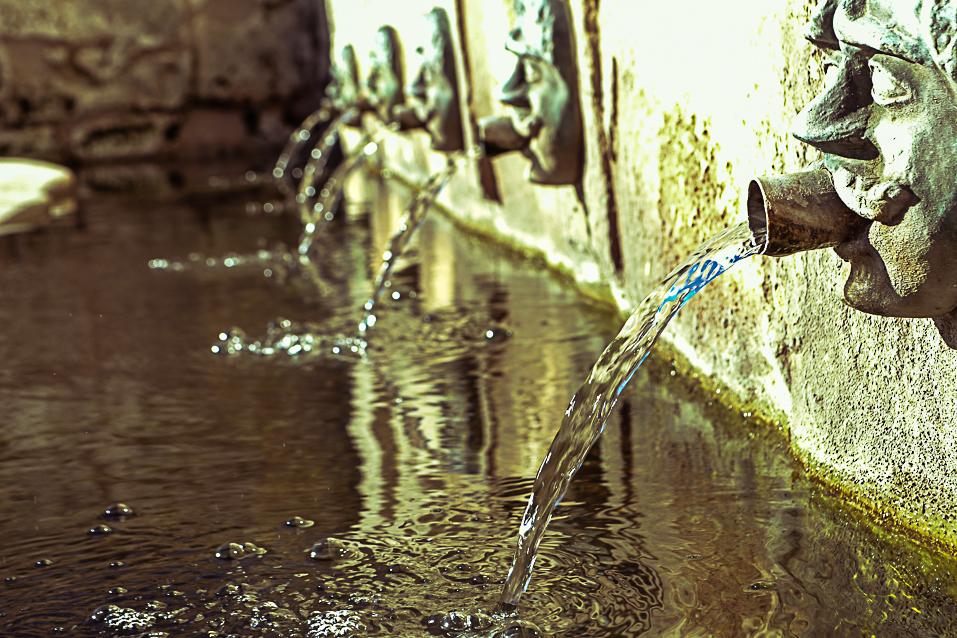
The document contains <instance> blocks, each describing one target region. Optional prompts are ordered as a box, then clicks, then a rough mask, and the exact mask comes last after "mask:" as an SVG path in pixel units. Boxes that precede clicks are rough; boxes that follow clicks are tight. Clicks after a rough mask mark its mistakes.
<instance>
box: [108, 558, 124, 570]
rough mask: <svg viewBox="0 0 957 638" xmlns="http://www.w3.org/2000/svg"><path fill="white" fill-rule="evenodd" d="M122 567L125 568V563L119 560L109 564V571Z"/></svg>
mask: <svg viewBox="0 0 957 638" xmlns="http://www.w3.org/2000/svg"><path fill="white" fill-rule="evenodd" d="M122 567H126V563H124V562H123V561H121V560H115V561H113V562H112V563H110V569H120V568H122Z"/></svg>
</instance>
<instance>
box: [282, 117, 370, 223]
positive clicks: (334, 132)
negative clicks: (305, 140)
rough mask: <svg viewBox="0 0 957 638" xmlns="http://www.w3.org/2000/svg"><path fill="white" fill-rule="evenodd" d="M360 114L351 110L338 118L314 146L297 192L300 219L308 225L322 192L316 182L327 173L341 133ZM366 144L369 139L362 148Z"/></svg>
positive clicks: (363, 143)
mask: <svg viewBox="0 0 957 638" xmlns="http://www.w3.org/2000/svg"><path fill="white" fill-rule="evenodd" d="M358 113H359V111H358V110H357V109H350V110H348V111H346V112H345V113H343V114H342V115H340V116H339V117H337V118H336V119H335V120H334V121H333V122H332V123H331V124H330V125H329V127H328V128H327V129H326V132H325V134H324V135H323V136H322V139H321V140H319V143H318V144H316V145H315V146H313V148H312V150H311V151H310V152H309V160H308V162H307V163H306V167H305V168H304V169H303V173H302V180H300V182H299V188H298V190H297V192H296V203H297V204H298V205H299V217H300V219H302V220H303V223H306V219H307V217H308V216H309V215H310V213H309V211H310V205H311V204H312V203H313V202H314V201H315V200H316V195H318V194H319V193H320V192H321V191H319V190H317V189H316V182H317V181H319V179H321V178H322V176H323V175H325V173H326V169H327V168H328V166H329V158H330V157H331V156H332V151H333V148H334V147H335V145H336V143H337V142H338V141H339V137H340V131H341V130H342V127H343V126H344V125H345V123H346V122H350V121H352V120H353V119H354V118H355V117H356V116H357V115H358ZM366 143H368V139H366V140H364V141H363V142H362V143H361V146H360V148H361V147H362V146H365V144H366Z"/></svg>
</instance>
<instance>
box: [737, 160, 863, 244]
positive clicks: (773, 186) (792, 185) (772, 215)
mask: <svg viewBox="0 0 957 638" xmlns="http://www.w3.org/2000/svg"><path fill="white" fill-rule="evenodd" d="M747 208H748V224H749V225H750V226H751V232H753V233H754V235H755V237H758V238H759V239H760V238H766V241H767V248H766V249H765V251H764V254H765V255H769V256H771V257H784V256H786V255H793V254H794V253H799V252H802V251H805V250H815V249H818V248H829V247H832V246H837V245H838V244H840V243H842V242H844V241H846V240H848V239H850V238H851V237H852V236H853V235H855V234H856V233H858V232H860V231H862V230H863V228H864V226H865V225H866V224H867V223H868V221H867V220H865V219H864V218H862V217H860V216H859V215H857V214H855V213H854V211H852V210H851V209H850V208H848V207H847V206H845V205H844V202H842V201H841V199H840V198H839V197H838V196H837V192H836V191H835V189H834V180H833V179H832V178H831V174H830V173H829V172H827V171H826V170H824V169H816V170H811V171H805V172H802V173H792V174H790V175H781V176H777V177H759V178H757V179H755V180H752V181H751V184H750V185H749V186H748V201H747Z"/></svg>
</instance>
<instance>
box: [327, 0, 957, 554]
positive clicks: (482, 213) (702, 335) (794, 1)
mask: <svg viewBox="0 0 957 638" xmlns="http://www.w3.org/2000/svg"><path fill="white" fill-rule="evenodd" d="M457 4H458V5H459V7H460V9H461V14H462V15H461V16H459V15H458V13H457V12H456V11H455V9H456V7H455V6H454V5H453V3H452V2H447V3H446V4H445V5H444V6H445V8H446V9H447V10H448V11H449V14H450V16H452V19H453V23H454V21H455V20H457V19H461V20H463V21H464V28H463V32H464V33H465V34H466V37H467V40H468V42H466V43H465V44H466V48H465V54H466V55H468V56H469V59H470V65H471V68H472V70H473V77H472V78H470V79H469V80H463V82H462V84H463V90H464V89H466V88H468V86H472V87H473V91H472V95H473V101H474V103H475V105H476V107H477V109H478V114H479V115H485V114H489V113H493V112H498V111H500V109H501V107H499V106H498V105H497V104H496V103H495V97H496V96H497V94H498V87H499V86H500V85H501V83H502V82H503V81H504V79H505V78H506V77H507V75H508V72H509V70H510V64H511V62H512V60H511V58H510V57H509V55H508V54H505V53H503V51H502V43H503V41H504V36H505V34H506V33H507V30H508V8H507V7H508V6H509V4H510V3H509V2H508V0H492V1H489V0H459V2H458V3H457ZM812 4H813V3H812V2H810V1H809V0H808V1H805V0H739V2H737V3H734V6H733V7H731V6H729V5H728V4H727V3H715V2H711V1H710V0H681V1H675V2H669V3H660V2H655V3H652V2H647V1H643V2H635V0H572V2H571V6H572V14H573V19H574V21H575V25H574V26H575V28H576V31H577V48H578V53H579V68H580V82H581V87H580V88H581V93H582V102H583V104H582V106H583V109H582V114H583V119H584V124H585V130H586V171H585V180H584V184H583V189H582V192H583V195H584V204H583V203H581V202H579V200H578V197H577V195H576V193H575V190H574V189H573V188H548V187H534V186H531V185H529V184H527V183H526V182H524V180H523V175H524V166H523V163H522V161H521V159H520V158H508V157H506V158H502V159H500V160H496V162H495V172H496V175H497V178H498V185H499V189H500V192H501V196H502V203H501V205H498V204H496V203H494V202H491V201H488V200H486V199H484V198H483V197H482V193H481V191H480V190H479V189H478V186H477V177H476V175H475V172H474V167H473V166H472V164H471V163H467V162H462V164H463V171H462V173H461V174H460V175H459V176H458V177H457V178H456V179H455V181H454V182H453V184H452V186H451V187H450V189H449V190H448V192H447V193H446V195H445V196H444V197H443V200H442V204H443V205H444V207H445V208H447V209H448V210H449V211H450V212H451V213H452V214H454V215H456V216H459V217H460V218H462V219H464V220H466V222H467V223H470V224H472V225H474V226H475V227H477V228H478V229H479V230H481V231H484V232H489V233H492V234H496V235H498V236H499V237H501V238H502V239H504V240H505V241H509V242H512V243H517V244H519V245H522V246H525V247H528V248H531V249H533V250H537V251H542V252H544V253H545V256H546V259H547V260H548V261H549V262H550V263H552V264H553V265H556V266H559V267H561V268H564V269H566V270H568V271H570V272H571V273H573V274H574V275H575V276H576V277H577V278H578V279H579V281H581V282H583V283H584V284H586V285H588V286H591V287H592V288H593V289H594V288H595V286H594V285H595V283H596V281H597V282H603V285H608V284H610V289H611V292H612V294H614V296H615V298H616V299H617V301H618V303H619V305H620V306H621V307H622V308H630V307H633V306H634V305H635V303H636V302H637V301H638V300H640V298H641V297H643V296H644V294H646V293H647V292H648V291H649V290H650V288H651V287H652V286H653V285H654V284H655V282H656V281H657V280H658V279H659V278H660V277H662V276H663V275H665V274H667V272H668V271H669V270H670V269H671V268H672V267H673V266H674V265H675V263H676V262H677V261H678V260H679V259H680V258H682V257H683V256H684V255H685V254H687V253H688V252H689V251H690V250H691V249H692V248H694V247H695V246H696V245H697V244H698V243H699V242H700V241H702V240H704V239H705V238H707V237H708V236H709V235H711V234H712V233H714V232H715V231H717V230H719V229H721V228H724V227H725V226H727V225H728V224H730V223H732V222H735V221H739V220H741V219H743V213H742V211H741V208H740V205H741V202H740V200H741V197H740V195H741V193H742V191H743V189H744V188H745V187H746V185H747V183H748V181H749V179H750V178H751V177H752V176H754V175H758V174H766V173H778V172H783V171H791V170H796V169H799V168H800V167H802V166H804V165H806V164H808V163H809V162H811V161H812V160H813V159H814V158H815V155H814V153H813V152H810V151H809V150H808V149H806V148H804V147H803V146H802V145H801V144H800V143H798V142H797V141H795V140H793V139H792V138H791V137H790V135H789V133H788V128H789V124H790V122H791V121H792V119H793V118H794V116H795V115H796V113H797V112H798V111H799V110H800V108H801V107H802V105H803V104H804V103H806V102H807V101H808V100H809V99H810V97H811V96H812V95H813V94H814V92H815V91H816V90H817V88H818V87H819V86H820V83H821V81H822V79H823V73H822V70H821V68H820V59H819V57H818V56H817V54H815V53H813V51H812V48H811V46H810V45H808V44H807V43H806V42H804V40H803V39H802V37H801V30H802V28H803V25H804V24H805V22H806V20H807V18H808V16H809V14H810V10H811V6H812ZM432 5H433V3H431V2H425V1H417V2H415V3H402V4H401V7H400V6H398V5H397V4H393V3H390V2H388V1H386V0H363V1H362V2H357V1H356V0H329V6H330V11H331V13H332V15H333V16H334V17H333V21H334V23H335V25H336V30H335V33H334V38H335V45H336V46H337V47H340V46H342V45H344V44H346V43H348V42H354V43H355V44H357V45H358V46H359V48H360V50H366V51H367V47H368V42H370V41H371V38H372V34H373V33H374V31H375V28H376V27H377V26H379V24H393V25H395V26H396V28H397V29H398V31H399V34H400V37H402V38H403V40H406V39H408V40H409V41H410V42H411V40H413V39H415V38H417V37H420V35H417V30H421V26H420V24H421V23H420V22H418V21H416V20H415V18H417V17H418V16H420V15H421V14H423V13H425V12H426V11H427V10H428V9H429V8H431V6H432ZM413 7H414V8H413ZM370 15H375V16H376V21H375V23H370V21H369V18H368V16H370ZM460 45H461V43H460ZM412 50H414V46H413V45H411V44H408V45H407V51H406V57H407V68H408V69H410V70H411V69H412V68H414V66H413V65H414V62H415V60H414V57H410V56H409V55H408V54H409V51H412ZM383 150H384V153H383V154H382V157H383V158H384V159H383V162H384V163H385V165H386V166H387V167H388V168H390V169H392V170H394V171H396V172H397V173H400V174H401V175H403V176H404V177H406V178H407V179H410V180H413V181H420V180H422V179H423V178H424V176H425V174H426V173H427V172H428V170H430V169H432V168H435V167H437V166H439V165H440V164H441V161H442V159H441V158H440V157H438V156H436V155H435V154H434V153H430V152H429V151H428V150H427V141H426V139H425V136H424V135H422V134H410V135H406V136H396V135H386V138H385V141H384V144H383ZM586 209H587V216H586ZM614 226H617V230H618V232H617V235H612V234H611V233H610V232H609V230H610V228H612V227H614ZM615 239H617V240H618V241H619V242H620V245H621V256H620V263H619V264H617V265H618V266H620V272H618V273H616V264H615V263H614V261H615V260H614V259H613V257H612V255H613V253H614V247H613V243H614V240H615ZM843 280H844V265H843V263H842V262H841V261H840V260H839V259H838V258H837V257H836V256H835V255H834V254H832V253H831V252H830V251H826V252H824V251H822V252H818V253H814V254H804V255H799V256H796V257H793V258H788V259H785V260H774V259H770V258H756V259H753V260H751V261H750V262H748V263H745V264H743V265H742V266H741V267H740V268H739V269H738V271H737V272H735V273H733V274H731V275H729V276H727V277H725V278H723V280H721V281H719V282H718V283H716V284H715V285H713V286H712V287H711V288H710V289H709V290H708V291H707V292H705V293H703V294H702V295H700V296H699V297H697V298H696V299H695V300H694V302H693V303H692V304H691V305H690V306H689V307H688V308H687V309H686V310H685V312H684V313H683V315H682V316H681V317H679V319H678V320H676V322H675V323H674V324H673V325H672V326H671V327H670V328H669V330H668V331H667V333H666V335H667V338H668V339H669V340H670V341H671V343H672V345H673V346H674V347H675V348H676V349H677V350H678V351H679V352H680V353H681V354H682V355H683V356H684V358H685V359H687V360H688V361H689V362H690V363H691V365H692V366H694V368H695V369H696V370H697V371H698V372H699V373H700V374H702V376H704V377H705V378H706V379H707V380H708V382H709V383H711V384H713V386H714V387H715V388H724V389H725V391H728V390H730V392H731V394H732V395H733V398H732V399H731V402H732V403H735V404H737V405H739V406H746V409H748V410H751V409H755V410H757V411H758V412H760V413H763V414H764V415H766V416H769V417H770V418H771V419H772V420H780V422H781V424H782V426H783V427H784V428H786V429H787V431H788V434H789V436H790V440H791V444H792V448H793V450H794V451H795V453H796V454H798V455H799V456H800V457H801V458H802V459H804V460H805V461H806V462H807V463H808V464H809V465H811V466H813V467H814V468H815V469H816V470H817V472H818V473H819V474H820V475H822V476H823V477H825V478H826V479H828V480H830V481H831V482H832V483H834V484H836V485H838V486H840V487H841V488H843V489H845V490H846V491H847V492H848V493H849V494H851V495H853V496H854V497H855V498H856V499H857V500H858V501H859V502H863V503H871V504H875V505H878V506H879V508H880V509H881V510H882V512H883V513H885V514H887V515H888V519H887V522H888V523H895V524H900V523H903V524H904V525H906V526H907V527H910V528H913V529H916V530H919V531H922V532H929V533H930V534H931V535H932V536H933V537H935V538H936V539H938V540H941V541H944V542H946V543H948V544H950V545H951V546H957V440H955V439H957V423H955V417H957V351H955V350H952V349H951V348H950V347H948V346H947V344H946V343H945V342H944V339H943V338H942V337H941V335H940V333H939V332H938V329H937V328H936V327H935V325H934V324H933V323H932V322H929V321H923V320H893V319H884V318H877V317H870V316H867V315H864V314H861V313H858V312H855V311H852V310H850V309H847V308H846V307H845V306H844V305H843V304H842V303H841V302H840V301H839V292H840V288H841V285H842V282H843ZM951 342H952V343H953V342H954V341H953V340H952V341H951Z"/></svg>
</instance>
